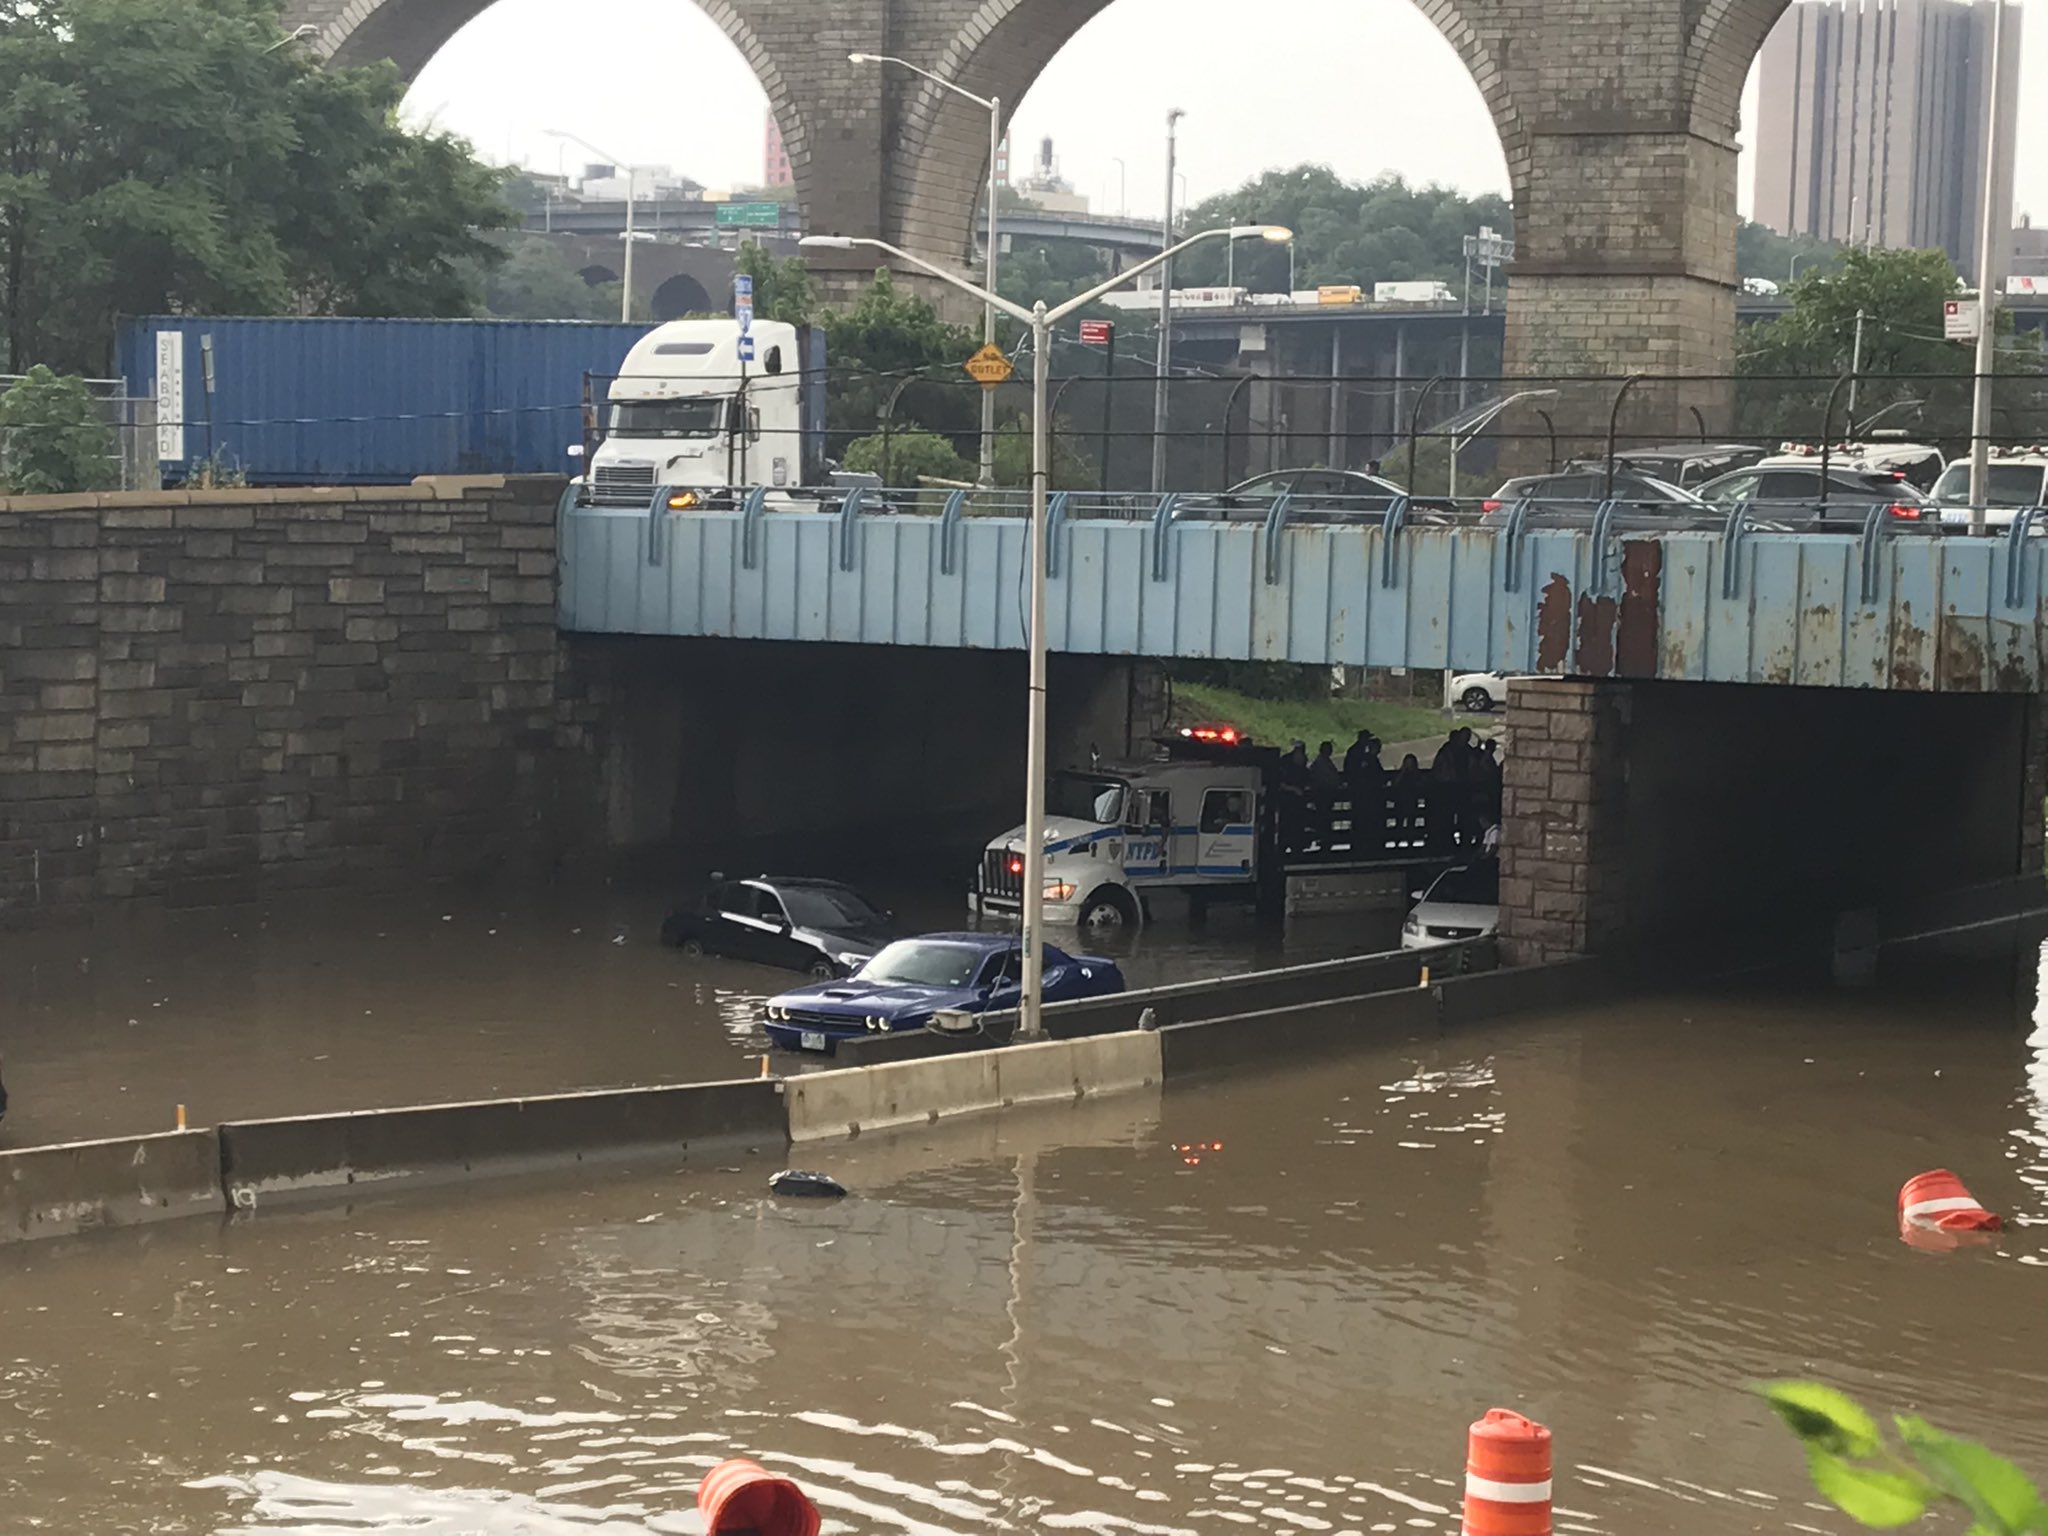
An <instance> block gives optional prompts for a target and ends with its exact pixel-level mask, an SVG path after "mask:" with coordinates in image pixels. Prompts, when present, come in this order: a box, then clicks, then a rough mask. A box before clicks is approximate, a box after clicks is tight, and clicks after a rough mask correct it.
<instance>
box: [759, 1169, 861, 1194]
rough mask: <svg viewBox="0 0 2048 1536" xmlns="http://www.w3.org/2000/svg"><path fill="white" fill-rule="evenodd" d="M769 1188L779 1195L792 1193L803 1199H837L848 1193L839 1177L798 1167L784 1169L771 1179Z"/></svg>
mask: <svg viewBox="0 0 2048 1536" xmlns="http://www.w3.org/2000/svg"><path fill="white" fill-rule="evenodd" d="M768 1188H769V1189H770V1190H772V1191H773V1192H774V1193H776V1194H778V1195H791V1196H794V1197H796V1198H798V1199H803V1200H837V1199H839V1198H840V1197H841V1196H843V1195H844V1194H845V1193H846V1186H845V1185H844V1184H842V1183H840V1182H839V1181H838V1180H837V1179H834V1178H828V1177H827V1176H826V1175H824V1174H822V1173H805V1172H803V1171H802V1170H801V1169H796V1168H785V1169H783V1170H782V1172H780V1173H778V1174H776V1175H775V1176H774V1177H773V1178H771V1179H769V1181H768Z"/></svg>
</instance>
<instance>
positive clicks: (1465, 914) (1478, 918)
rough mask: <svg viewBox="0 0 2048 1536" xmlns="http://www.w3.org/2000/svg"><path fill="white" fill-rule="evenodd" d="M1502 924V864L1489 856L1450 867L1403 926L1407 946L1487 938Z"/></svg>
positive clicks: (1433, 884)
mask: <svg viewBox="0 0 2048 1536" xmlns="http://www.w3.org/2000/svg"><path fill="white" fill-rule="evenodd" d="M1499 927H1500V864H1499V862H1498V861H1497V860H1494V859H1485V860H1480V861H1476V862H1474V863H1471V864H1460V865H1458V866H1457V867H1456V868H1454V869H1447V870H1445V871H1444V872H1443V873H1442V874H1440V875H1438V876H1437V877H1436V879H1435V880H1433V881H1431V882H1430V885H1429V889H1427V890H1426V891H1424V892H1423V893H1422V900H1421V901H1419V902H1417V903H1416V904H1415V910H1414V911H1412V912H1410V913H1409V914H1408V921H1407V922H1406V923H1405V924H1403V925H1402V928H1401V947H1402V948H1403V949H1428V948H1431V947H1432V946H1434V945H1438V944H1457V943H1461V942H1463V941H1464V940H1466V939H1483V938H1485V937H1486V936H1487V935H1489V934H1491V933H1493V932H1494V931H1495V930H1497V929H1498V928H1499Z"/></svg>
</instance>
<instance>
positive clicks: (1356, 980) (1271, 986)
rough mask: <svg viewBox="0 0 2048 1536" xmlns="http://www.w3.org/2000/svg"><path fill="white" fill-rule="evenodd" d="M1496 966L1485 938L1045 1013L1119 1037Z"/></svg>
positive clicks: (981, 1041) (872, 1052) (1071, 1030)
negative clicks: (1144, 1026)
mask: <svg viewBox="0 0 2048 1536" xmlns="http://www.w3.org/2000/svg"><path fill="white" fill-rule="evenodd" d="M1496 964H1498V960H1497V957H1496V950H1495V946H1494V942H1493V940H1491V939H1480V940H1476V941H1474V942H1472V943H1470V944H1447V945H1443V946H1440V947H1438V948H1436V949H1430V950H1395V951H1392V952H1391V953H1387V954H1379V955H1361V956H1356V957H1354V958H1351V959H1346V960H1323V961H1318V962H1316V963H1315V964H1312V965H1292V966H1285V967H1283V968H1281V969H1278V970H1271V971H1252V972H1248V973H1247V974H1245V975H1242V976H1223V977H1218V978H1216V979H1214V980H1210V981H1186V982H1176V983H1174V984H1173V985H1171V986H1164V987H1144V988H1140V989H1138V990H1136V991H1131V992H1120V993H1118V994H1117V995H1116V996H1115V997H1095V998H1089V999H1087V1000H1086V1001H1084V1002H1076V1003H1050V1004H1048V1005H1047V1006H1046V1009H1045V1032H1046V1033H1047V1034H1048V1035H1050V1036H1052V1037H1053V1038H1054V1039H1056V1040H1073V1039H1082V1038H1086V1037H1088V1036H1091V1035H1104V1034H1118V1033H1122V1032H1124V1031H1127V1030H1133V1029H1137V1028H1140V1027H1141V1024H1140V1020H1141V1019H1142V1018H1143V1016H1144V1015H1145V1013H1146V1012H1147V1011H1148V1010H1149V1011H1150V1013H1151V1015H1152V1017H1151V1025H1152V1027H1153V1028H1155V1029H1163V1028H1166V1027H1167V1026H1169V1025H1173V1024H1198V1023H1203V1022H1205V1021H1208V1020H1214V1019H1228V1018H1237V1017H1240V1016H1243V1015H1247V1014H1254V1013H1258V1014H1263V1013H1270V1012H1273V1011H1274V1010H1277V1009H1282V1008H1299V1007H1308V1006H1312V1005H1314V1004H1318V1003H1327V1002H1338V1001H1342V1000H1344V999H1346V998H1360V997H1374V996H1377V995H1378V994H1380V993H1382V992H1395V991H1399V990H1401V989H1402V988H1404V987H1412V986H1414V985H1415V984H1416V983H1417V982H1418V981H1420V979H1421V974H1422V967H1423V966H1425V965H1427V966H1428V967H1429V968H1430V974H1431V975H1432V976H1435V977H1442V976H1448V975H1453V974H1458V973H1463V972H1471V971H1488V970H1491V969H1493V967H1494V966H1495V965H1496ZM1016 1022H1017V1016H1016V1014H1015V1013H991V1014H988V1015H986V1016H985V1017H984V1018H983V1020H982V1029H983V1033H982V1034H979V1035H960V1036H945V1035H933V1034H931V1033H929V1032H926V1031H919V1032H916V1033H912V1034H904V1035H876V1036H873V1037H871V1038H865V1039H859V1040H849V1041H845V1042H843V1043H842V1044H841V1045H840V1047H839V1058H838V1059H839V1060H841V1061H843V1062H844V1063H845V1064H847V1065H849V1066H874V1065H877V1064H880V1063H882V1062H889V1061H912V1060H917V1059H919V1058H922V1057H927V1056H933V1055H937V1054H939V1053H940V1052H942V1051H978V1050H987V1049H988V1048H989V1046H990V1045H991V1044H997V1045H1002V1044H1007V1043H1008V1042H1009V1039H1010V1032H1011V1031H1012V1030H1013V1029H1014V1028H1015V1027H1016Z"/></svg>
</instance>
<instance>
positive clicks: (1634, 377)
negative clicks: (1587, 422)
mask: <svg viewBox="0 0 2048 1536" xmlns="http://www.w3.org/2000/svg"><path fill="white" fill-rule="evenodd" d="M1642 382H1643V376H1642V375H1641V374H1640V373H1632V374H1630V375H1629V376H1628V377H1627V378H1625V379H1623V380H1622V381H1621V388H1619V389H1617V390H1616V391H1615V392H1614V405H1613V406H1612V407H1611V408H1610V409H1609V410H1608V412H1607V483H1606V484H1605V486H1604V487H1602V491H1601V499H1602V500H1603V501H1612V500H1613V499H1614V449H1615V439H1616V436H1617V435H1618V434H1619V432H1620V430H1621V403H1622V401H1624V400H1626V399H1627V398H1628V396H1629V391H1630V390H1632V389H1634V388H1635V387H1636V386H1637V385H1638V384H1640V383H1642Z"/></svg>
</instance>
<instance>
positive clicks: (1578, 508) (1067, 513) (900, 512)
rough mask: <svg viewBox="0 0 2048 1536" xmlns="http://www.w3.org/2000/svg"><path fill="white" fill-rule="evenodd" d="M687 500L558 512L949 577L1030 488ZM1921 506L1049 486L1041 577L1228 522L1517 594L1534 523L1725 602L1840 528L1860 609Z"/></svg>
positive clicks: (2041, 511)
mask: <svg viewBox="0 0 2048 1536" xmlns="http://www.w3.org/2000/svg"><path fill="white" fill-rule="evenodd" d="M687 494H689V495H693V496H694V502H693V504H692V505H690V506H687V507H680V508H679V507H676V506H674V505H672V502H673V501H674V500H678V499H682V498H684V496H685V495H686V492H685V491H683V490H682V489H680V488H674V487H667V486H661V487H657V488H656V489H655V490H654V492H653V494H652V495H651V496H650V497H649V498H648V500H647V502H646V503H645V505H644V506H643V507H633V508H621V507H594V506H592V507H586V506H578V505H577V504H576V503H575V500H574V491H573V489H572V490H571V491H570V492H568V493H566V494H565V495H564V497H563V505H562V512H563V515H564V516H565V517H566V516H578V517H588V516H597V517H618V516H622V515H624V516H637V517H640V518H642V519H643V520H644V523H645V527H646V536H645V539H644V543H643V550H644V558H645V560H646V563H647V564H648V565H650V566H659V565H661V564H663V562H664V561H665V559H666V558H667V551H668V548H669V546H670V544H671V543H672V541H673V533H672V531H671V529H670V526H669V525H670V523H671V521H672V520H673V519H676V518H687V517H730V516H732V515H734V514H735V513H737V515H738V518H739V522H740V529H741V536H740V553H741V565H742V567H743V568H744V569H747V570H754V569H758V567H759V564H760V560H761V555H762V548H763V543H764V533H763V529H764V525H765V524H766V522H767V520H768V519H769V518H771V517H780V516H817V515H821V514H829V515H831V516H832V517H834V518H835V519H836V520H837V535H836V539H835V543H836V560H835V564H836V565H837V567H838V569H840V570H842V571H852V570H855V569H857V568H858V565H859V561H860V535H861V528H862V526H863V521H864V519H867V518H870V517H878V516H890V517H931V518H933V519H934V520H935V521H936V522H937V524H938V528H939V569H940V571H941V572H942V573H943V574H946V575H953V574H955V573H956V572H957V570H958V562H959V547H960V530H961V527H962V525H963V523H964V522H965V521H966V520H968V519H980V518H1004V519H1013V520H1019V521H1021V520H1024V519H1027V518H1028V517H1029V516H1030V512H1031V496H1030V493H1029V492H1028V491H1025V490H1021V489H1012V488H998V489H991V490H984V489H980V488H973V487H937V488H934V487H906V488H894V489H892V488H887V487H875V486H871V485H855V486H824V487H804V488H798V489H781V488H771V487H767V486H752V487H738V488H733V489H729V490H714V489H707V488H703V487H696V488H693V490H692V491H691V492H689V493H687ZM1924 510H1925V512H1926V514H1927V515H1926V516H1924V517H1921V518H1914V519H1908V518H1902V517H1899V516H1896V515H1895V514H1894V512H1893V509H1892V507H1891V505H1890V504H1888V503H1879V504H1875V505H1870V504H1861V503H1858V504H1850V503H1846V502H1842V501H1831V502H1823V501H1813V502H1802V503H1769V504H1759V503H1744V504H1742V505H1739V506H1735V507H1733V508H1729V509H1727V510H1725V511H1724V510H1723V509H1722V508H1720V507H1718V506H1713V505H1710V504H1707V503H1701V504H1699V505H1698V506H1696V507H1695V506H1689V505H1677V504H1674V505H1672V506H1670V507H1668V508H1667V507H1664V506H1662V505H1661V504H1660V505H1658V506H1655V507H1652V506H1650V505H1648V504H1643V503H1632V502H1628V501H1622V500H1608V501H1601V502H1598V503H1594V502H1582V501H1581V502H1565V501H1539V500H1532V499H1526V498H1525V499H1523V500H1520V501H1517V502H1514V503H1513V504H1511V505H1503V504H1502V503H1501V502H1499V501H1498V500H1496V499H1494V498H1490V497H1488V498H1478V497H1467V498H1450V497H1408V496H1391V497H1371V496H1363V497H1344V496H1306V495H1292V494H1282V495H1278V496H1272V497H1233V496H1228V495H1223V494H1212V493H1203V492H1182V491H1173V492H1167V493H1166V494H1164V495H1153V494H1151V493H1149V492H1144V491H1109V492H1103V491H1058V492H1055V493H1053V495H1052V496H1051V497H1050V498H1049V500H1048V504H1047V518H1046V548H1045V561H1046V574H1047V575H1048V576H1049V577H1052V578H1055V579H1057V578H1058V577H1059V575H1060V573H1061V570H1062V567H1063V564H1064V560H1065V556H1064V554H1063V550H1064V545H1065V536H1066V534H1067V532H1068V530H1069V529H1070V528H1071V527H1073V526H1074V525H1075V524H1082V523H1091V522H1094V523H1100V522H1111V523H1125V524H1128V523H1136V522H1144V523H1149V524H1150V525H1151V530H1152V538H1151V540H1150V544H1151V578H1152V579H1153V580H1154V581H1167V580H1169V579H1171V575H1172V548H1173V543H1174V541H1173V538H1172V535H1173V532H1174V530H1175V528H1176V527H1178V526H1181V525H1184V524H1186V523H1191V522H1204V523H1214V522H1225V523H1237V524H1240V525H1244V526H1255V527H1257V528H1258V529H1259V530H1260V548H1261V552H1262V556H1263V558H1262V567H1263V576H1264V580H1265V582H1266V583H1267V584H1268V585H1278V584H1280V583H1281V582H1282V581H1284V580H1285V577H1286V569H1287V563H1286V551H1287V548H1288V544H1287V536H1288V534H1289V533H1291V532H1295V531H1298V530H1301V529H1305V528H1317V529H1325V530H1327V529H1350V530H1358V531H1361V532H1368V533H1370V532H1377V533H1380V534H1383V535H1384V537H1383V539H1382V541H1381V544H1380V548H1379V551H1378V555H1379V570H1378V578H1379V585H1380V586H1381V587H1382V588H1384V589H1393V588H1395V587H1398V586H1399V585H1400V575H1401V549H1402V544H1403V539H1402V537H1401V536H1402V535H1403V534H1405V533H1408V532H1410V531H1413V530H1418V529H1430V530H1442V529H1455V528H1469V529H1472V530H1474V531H1485V532H1488V533H1492V534H1494V535H1495V536H1496V537H1497V538H1498V540H1499V541H1500V546H1501V548H1502V550H1503V552H1504V556H1505V558H1504V559H1503V561H1502V566H1501V573H1500V574H1501V586H1502V590H1504V591H1507V592H1516V591H1519V590H1521V586H1522V582H1523V574H1524V573H1523V569H1522V567H1523V565H1524V563H1525V562H1524V553H1525V551H1526V549H1527V544H1528V539H1529V536H1530V533H1531V532H1532V530H1533V529H1534V528H1536V527H1546V528H1567V529H1575V528H1586V529H1588V530H1589V531H1590V533H1591V536H1592V537H1591V544H1592V548H1593V552H1594V558H1593V563H1592V568H1591V570H1590V571H1589V573H1588V575H1589V581H1588V588H1587V590H1588V593H1589V595H1592V596H1595V597H1598V596H1603V595H1607V594H1608V593H1609V590H1610V584H1611V582H1612V581H1613V579H1614V576H1615V575H1616V573H1617V571H1618V561H1617V560H1616V559H1615V558H1614V557H1615V555H1616V551H1617V537H1618V535H1619V536H1637V537H1640V536H1642V535H1644V534H1654V533H1657V532H1660V531H1679V530H1691V531H1709V532H1717V533H1718V534H1719V535H1720V542H1721V547H1722V552H1723V553H1722V558H1721V561H1720V565H1721V595H1722V597H1723V598H1726V599H1734V598H1736V597H1739V596H1740V595H1741V592H1742V586H1743V566H1744V561H1743V554H1744V550H1745V549H1746V548H1747V547H1748V546H1750V545H1751V543H1752V541H1753V540H1755V539H1757V538H1759V537H1765V536H1768V535H1772V534H1838V535H1842V536H1845V537H1853V538H1855V539H1857V540H1858V542H1859V545H1860V551H1859V554H1860V559H1859V567H1860V576H1861V583H1860V585H1861V589H1862V596H1863V598H1864V601H1866V602H1869V601H1872V600H1873V599H1874V593H1875V591H1876V588H1877V585H1878V582H1879V579H1880V573H1881V570H1882V566H1883V555H1882V546H1883V544H1884V542H1885V541H1886V540H1887V539H1888V538H1902V537H1915V536H1918V537H1948V538H1955V537H1967V536H1968V533H1969V529H1968V520H1969V515H1970V511H1969V509H1968V508H1963V507H1940V508H1934V507H1928V508H1926V509H1924ZM1989 515H1990V516H1991V517H1992V518H1993V519H1995V521H1994V522H1993V524H1992V531H1993V532H1994V533H1997V534H1998V535H1999V536H2000V537H2002V538H2003V539H2004V540H2005V542H2006V544H2007V546H2008V550H2009V552H2010V553H2011V554H2013V555H2017V554H2018V553H2019V552H2020V551H2021V549H2022V548H2023V546H2024V543H2025V541H2026V540H2027V539H2028V538H2030V537H2032V536H2034V535H2035V534H2037V533H2041V532H2048V508H2040V507H2033V508H2025V509H2017V510H2015V509H2012V508H1995V509H1991V511H1990V514H1989ZM2026 584H2027V576H2026V566H2025V562H2023V561H2020V560H2017V559H2014V560H2011V561H2010V562H2009V563H2008V564H2007V567H2006V590H2005V601H2006V605H2007V606H2008V607H2009V608H2018V607H2021V606H2023V605H2024V603H2025V600H2026Z"/></svg>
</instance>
